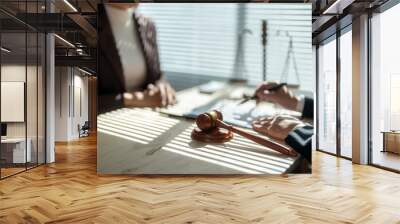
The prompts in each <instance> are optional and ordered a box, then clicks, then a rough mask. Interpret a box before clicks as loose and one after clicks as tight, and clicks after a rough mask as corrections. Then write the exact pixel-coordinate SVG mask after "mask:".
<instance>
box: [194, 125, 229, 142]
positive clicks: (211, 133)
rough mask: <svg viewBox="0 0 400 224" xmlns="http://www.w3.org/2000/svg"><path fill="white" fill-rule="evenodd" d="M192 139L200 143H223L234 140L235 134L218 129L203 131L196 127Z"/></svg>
mask: <svg viewBox="0 0 400 224" xmlns="http://www.w3.org/2000/svg"><path fill="white" fill-rule="evenodd" d="M191 137H192V139H194V140H197V141H200V142H209V143H223V142H227V141H229V140H231V139H232V138H233V132H232V131H229V130H227V129H224V128H218V127H216V128H213V129H211V130H207V131H202V130H200V128H198V127H196V128H194V129H193V131H192V135H191Z"/></svg>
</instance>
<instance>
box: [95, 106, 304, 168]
mask: <svg viewBox="0 0 400 224" xmlns="http://www.w3.org/2000/svg"><path fill="white" fill-rule="evenodd" d="M193 127H194V122H193V120H188V119H185V118H182V117H169V116H167V115H165V114H161V113H159V112H154V111H151V110H146V109H128V108H124V109H119V110H115V111H112V112H109V113H105V114H101V115H99V116H98V130H97V135H98V137H97V171H98V173H99V174H281V173H287V172H290V171H291V170H292V169H293V168H294V167H296V166H297V164H298V163H299V157H296V158H293V157H288V156H285V155H282V154H280V153H277V152H275V151H273V150H269V149H267V148H265V147H262V146H259V145H257V144H255V143H252V142H250V141H249V140H247V139H244V138H242V137H240V136H238V135H235V138H234V139H233V140H232V141H230V142H227V143H224V144H204V143H200V142H196V141H192V140H191V138H190V133H191V131H192V128H193Z"/></svg>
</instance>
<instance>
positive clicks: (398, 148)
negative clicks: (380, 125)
mask: <svg viewBox="0 0 400 224" xmlns="http://www.w3.org/2000/svg"><path fill="white" fill-rule="evenodd" d="M381 133H382V134H383V149H382V152H392V153H396V154H400V131H382V132H381Z"/></svg>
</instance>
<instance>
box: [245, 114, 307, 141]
mask: <svg viewBox="0 0 400 224" xmlns="http://www.w3.org/2000/svg"><path fill="white" fill-rule="evenodd" d="M303 125H304V123H303V122H302V121H301V120H299V119H297V118H295V117H292V116H289V115H275V116H272V117H262V118H260V119H257V120H255V121H253V123H252V126H253V129H254V130H255V131H257V132H260V133H262V134H264V135H267V136H269V137H272V138H275V139H278V140H285V138H286V137H287V136H288V135H289V133H290V132H291V131H292V130H293V129H294V128H296V127H300V126H303Z"/></svg>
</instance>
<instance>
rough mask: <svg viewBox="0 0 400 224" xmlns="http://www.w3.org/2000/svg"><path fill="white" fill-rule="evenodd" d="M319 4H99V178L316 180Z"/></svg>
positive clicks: (112, 2)
mask: <svg viewBox="0 0 400 224" xmlns="http://www.w3.org/2000/svg"><path fill="white" fill-rule="evenodd" d="M311 12H312V5H311V4H302V3H291V4H280V3H270V4H267V3H224V4H222V3H202V4H200V3H190V4H189V3H168V4H165V3H164V4H160V3H121V2H118V1H109V3H105V4H99V5H98V20H97V21H98V24H97V33H98V51H97V53H98V54H97V72H98V74H97V82H98V84H97V85H98V89H97V93H98V101H97V102H98V105H97V106H98V107H97V108H98V113H97V172H98V174H185V175H190V174H263V175H266V174H285V173H311V148H312V143H313V141H312V138H313V133H314V125H313V122H314V119H313V115H314V89H315V71H314V70H315V69H314V68H315V65H314V63H313V59H314V58H313V57H314V56H313V53H312V52H313V50H312V37H311V35H312V32H311V30H312V27H311V24H312V22H311V19H312V16H311Z"/></svg>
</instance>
